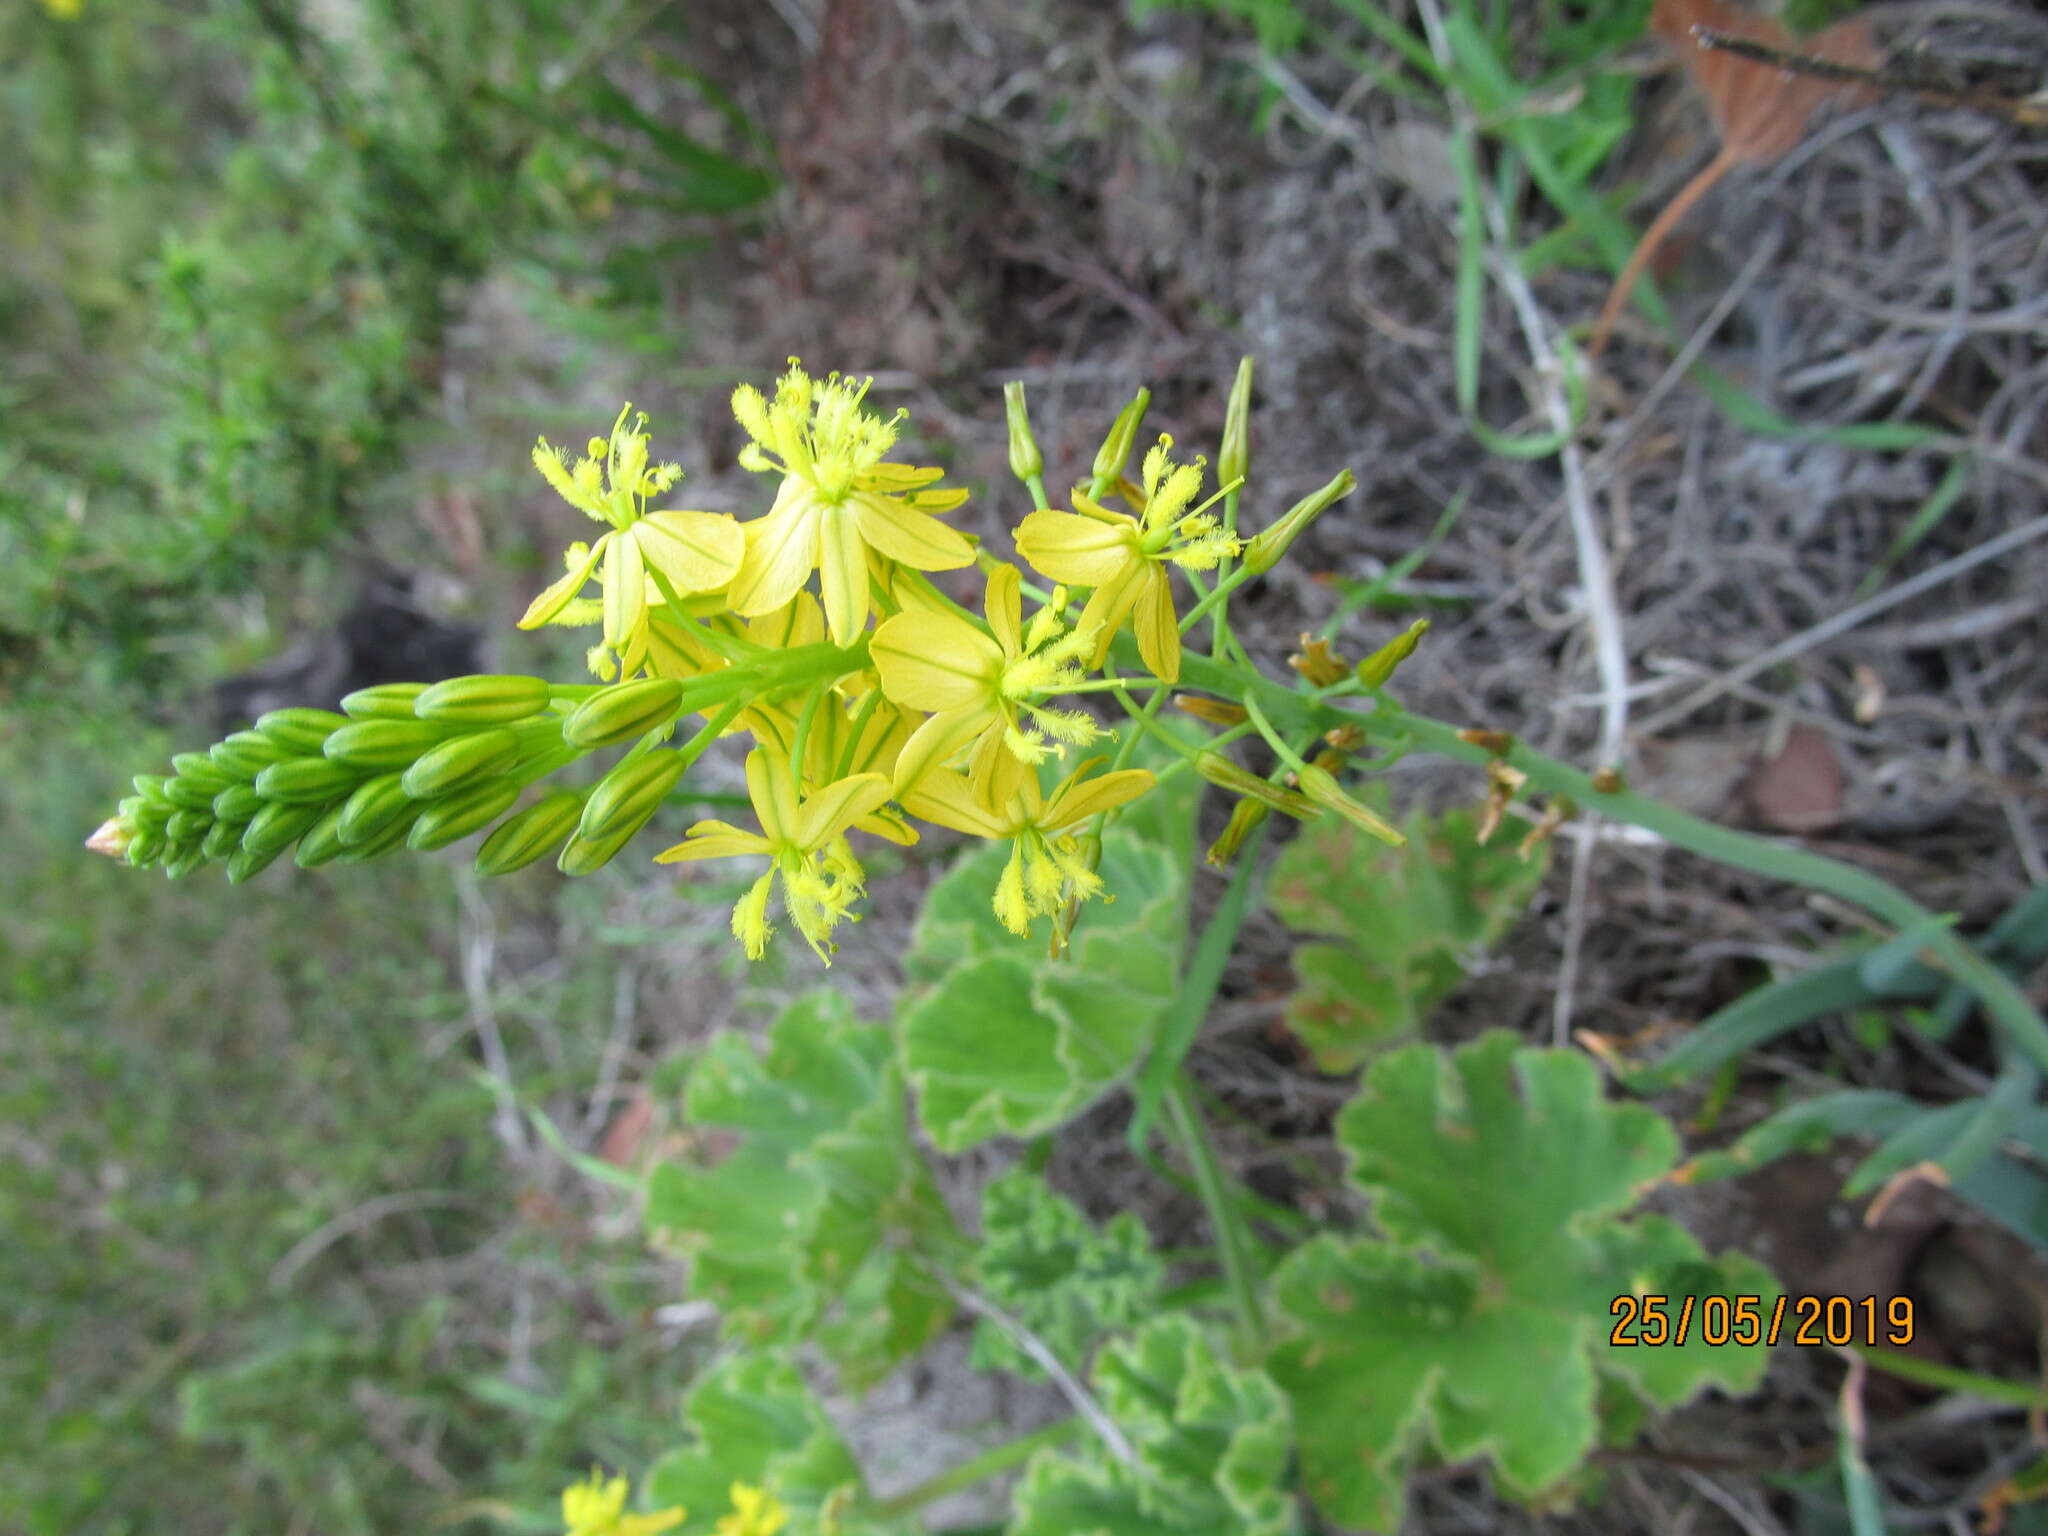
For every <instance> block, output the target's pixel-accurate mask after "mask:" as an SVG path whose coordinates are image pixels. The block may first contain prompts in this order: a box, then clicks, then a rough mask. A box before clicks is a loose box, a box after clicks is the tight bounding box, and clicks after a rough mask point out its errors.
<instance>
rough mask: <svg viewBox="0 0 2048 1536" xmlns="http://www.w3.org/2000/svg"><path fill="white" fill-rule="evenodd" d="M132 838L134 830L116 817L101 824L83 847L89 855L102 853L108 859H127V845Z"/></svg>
mask: <svg viewBox="0 0 2048 1536" xmlns="http://www.w3.org/2000/svg"><path fill="white" fill-rule="evenodd" d="M134 838H135V828H133V827H132V826H130V825H129V824H128V823H127V822H126V821H124V820H122V819H121V818H120V817H118V816H117V817H115V818H113V819H112V820H110V821H103V822H101V823H100V824H99V826H98V827H96V828H95V829H94V830H93V834H92V836H91V837H88V838H87V839H86V840H85V846H86V850H87V851H88V852H90V853H103V854H105V855H106V856H107V857H108V858H110V859H119V858H125V857H127V854H128V845H129V843H131V842H132V841H134Z"/></svg>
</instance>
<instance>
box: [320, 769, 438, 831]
mask: <svg viewBox="0 0 2048 1536" xmlns="http://www.w3.org/2000/svg"><path fill="white" fill-rule="evenodd" d="M418 804H419V802H418V801H417V800H415V799H413V797H412V796H411V795H408V794H407V793H406V792H405V775H404V774H403V773H400V772H395V771H394V772H391V773H380V774H379V775H377V777H376V778H374V779H370V780H368V781H367V782H365V783H364V784H362V785H360V786H359V787H358V788H357V790H356V792H355V793H354V794H352V795H350V796H349V797H348V801H347V803H346V804H344V805H343V806H342V808H341V820H340V822H339V824H338V825H337V827H336V830H337V831H338V832H339V833H340V835H341V840H342V842H343V843H345V844H347V845H348V846H349V847H351V848H353V847H355V846H357V845H358V844H361V843H367V842H371V841H373V840H375V839H376V838H377V837H378V836H380V835H381V834H382V833H383V832H384V830H385V829H386V828H387V827H389V826H390V825H391V823H392V822H394V821H396V820H398V818H399V817H401V816H403V815H404V814H405V813H406V812H407V811H408V810H411V809H412V808H413V807H415V806H417V805H418Z"/></svg>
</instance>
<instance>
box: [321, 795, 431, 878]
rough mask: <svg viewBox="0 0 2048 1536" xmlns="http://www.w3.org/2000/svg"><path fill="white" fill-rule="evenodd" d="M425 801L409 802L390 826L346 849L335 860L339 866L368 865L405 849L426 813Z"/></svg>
mask: <svg viewBox="0 0 2048 1536" xmlns="http://www.w3.org/2000/svg"><path fill="white" fill-rule="evenodd" d="M426 809H427V805H426V802H425V801H424V800H408V801H406V803H405V808H404V809H403V810H402V811H401V812H400V813H399V814H398V816H397V817H395V818H394V819H393V820H392V822H391V823H390V825H388V826H387V827H385V828H384V830H383V831H382V832H379V833H378V834H377V835H376V836H375V837H373V838H370V839H369V840H368V841H367V842H361V843H356V844H354V845H353V846H351V847H347V848H344V849H343V851H342V853H341V856H340V857H339V858H338V859H336V860H335V862H336V863H338V864H367V863H369V862H370V861H371V860H372V859H381V858H383V857H384V855H385V854H387V853H396V852H397V851H398V850H399V849H401V848H403V847H404V846H405V843H406V839H407V838H409V837H410V836H412V826H413V823H414V822H415V821H417V820H419V818H420V817H421V816H422V815H424V814H425V813H426Z"/></svg>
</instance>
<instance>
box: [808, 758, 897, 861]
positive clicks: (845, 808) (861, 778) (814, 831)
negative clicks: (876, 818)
mask: <svg viewBox="0 0 2048 1536" xmlns="http://www.w3.org/2000/svg"><path fill="white" fill-rule="evenodd" d="M888 798H889V780H888V777H887V775H885V774H879V773H856V774H850V775H849V776H847V777H846V778H843V779H837V780H834V781H833V782H832V783H830V784H827V785H826V786H825V787H824V788H823V789H821V790H819V791H818V792H817V793H816V794H815V795H812V796H811V797H810V799H808V800H806V801H805V802H804V804H803V809H802V811H800V812H799V813H798V815H797V838H796V841H797V846H798V847H800V848H822V847H824V846H825V845H826V844H827V843H829V842H831V841H832V839H833V838H835V837H837V836H838V835H839V834H840V833H842V832H844V831H845V830H846V829H847V828H848V827H849V826H851V825H852V824H853V823H854V822H855V821H857V820H859V819H860V818H861V817H863V816H865V815H867V814H868V812H870V811H872V810H874V809H875V808H876V807H878V806H880V805H881V804H882V803H883V802H884V801H886V800H887V799H888Z"/></svg>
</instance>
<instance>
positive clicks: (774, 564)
mask: <svg viewBox="0 0 2048 1536" xmlns="http://www.w3.org/2000/svg"><path fill="white" fill-rule="evenodd" d="M791 485H796V486H799V487H802V482H801V481H799V480H797V479H796V477H795V476H793V475H792V476H791V477H790V478H789V479H788V480H787V481H785V482H784V488H785V489H787V488H788V487H789V486H791ZM775 503H776V504H775V510H774V511H772V512H770V513H769V514H768V515H767V516H766V517H763V518H758V519H756V520H755V521H753V522H751V523H744V524H742V525H741V527H742V529H743V531H744V532H745V534H746V536H747V552H746V555H745V557H744V558H743V559H741V561H740V568H739V570H737V571H736V572H734V573H733V578H732V585H731V586H730V587H728V588H727V589H726V597H727V600H728V601H729V602H731V604H732V608H733V612H735V613H738V614H743V615H748V616H751V615H753V614H757V613H772V612H773V611H774V610H776V609H777V608H780V607H781V606H782V605H783V604H784V603H786V602H788V601H789V600H790V598H792V597H794V596H795V595H796V590H797V588H799V587H801V586H802V585H803V584H804V578H806V577H807V576H809V575H810V574H811V569H812V567H814V566H815V565H817V563H818V512H819V508H818V506H817V504H816V503H815V502H813V501H812V500H811V499H810V497H809V494H808V491H807V489H806V490H803V491H802V493H800V494H796V495H792V496H786V497H785V496H782V495H778V496H777V497H776V498H775Z"/></svg>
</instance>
